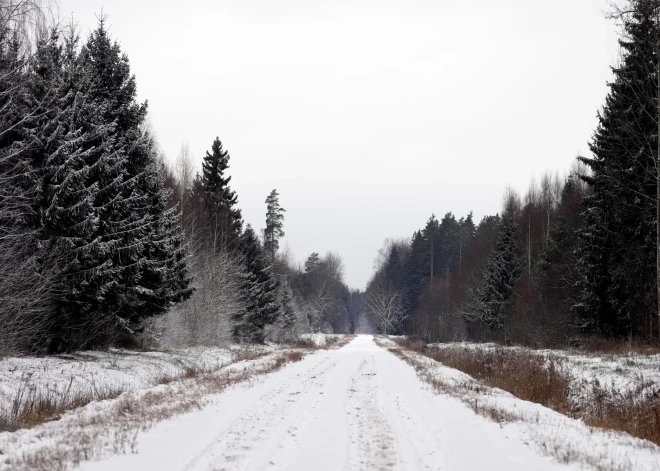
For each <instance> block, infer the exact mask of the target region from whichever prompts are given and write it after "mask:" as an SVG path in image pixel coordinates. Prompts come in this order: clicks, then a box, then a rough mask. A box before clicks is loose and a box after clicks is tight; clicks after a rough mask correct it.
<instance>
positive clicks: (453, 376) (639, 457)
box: [384, 339, 660, 471]
mask: <svg viewBox="0 0 660 471" xmlns="http://www.w3.org/2000/svg"><path fill="white" fill-rule="evenodd" d="M384 342H387V343H389V344H390V345H391V346H394V347H395V346H396V344H395V343H394V342H393V341H392V340H390V339H388V340H385V341H384ZM454 347H456V344H444V345H443V344H441V345H439V346H438V348H454ZM461 347H462V348H494V347H495V346H494V345H486V346H483V345H479V344H462V345H461ZM515 348H519V347H515ZM538 353H539V354H545V355H547V354H550V353H551V354H553V355H554V354H557V355H559V354H560V353H559V352H555V351H545V352H543V351H538ZM404 355H405V356H406V357H407V358H409V359H412V360H413V361H414V362H416V363H417V364H418V365H419V366H421V368H420V369H421V372H420V373H421V375H422V376H425V377H427V378H429V379H431V380H435V381H438V382H439V383H440V384H443V385H445V387H444V389H446V390H447V391H449V393H450V394H452V395H454V397H456V398H458V399H460V400H461V401H462V402H463V403H465V404H470V405H472V404H477V405H478V406H479V408H480V409H481V410H485V411H494V412H495V413H496V414H499V415H500V416H502V417H504V419H503V421H502V425H501V428H502V432H504V433H505V434H507V435H509V436H515V437H519V439H520V440H521V441H523V442H525V443H527V444H528V445H529V446H530V447H531V448H532V449H535V450H536V451H537V452H538V453H539V454H546V455H548V456H552V457H554V458H555V459H557V460H559V461H562V462H569V463H573V464H574V465H576V466H577V465H579V466H582V467H584V468H585V469H597V470H616V471H619V470H620V471H652V470H658V469H660V447H657V446H656V445H654V444H652V443H650V442H647V441H645V440H640V439H637V438H634V437H631V436H630V435H628V434H626V433H619V432H612V431H607V430H604V429H600V428H594V427H589V426H587V425H586V424H584V423H583V422H582V421H580V420H575V419H571V418H569V417H566V416H564V415H562V414H560V413H558V412H555V411H553V410H551V409H548V408H546V407H543V406H541V405H539V404H534V403H531V402H527V401H523V400H520V399H518V398H516V397H514V396H513V395H511V394H509V393H507V392H505V391H502V390H500V389H497V388H490V387H486V386H484V385H483V384H480V383H478V382H477V381H476V380H475V379H474V378H472V377H471V376H469V375H467V374H465V373H463V372H461V371H458V370H455V369H452V368H448V367H446V366H444V365H442V364H441V363H438V362H436V361H433V360H431V359H429V358H427V357H425V356H423V355H420V354H417V353H415V352H410V351H405V352H404ZM564 355H568V356H570V355H574V356H575V364H579V362H578V359H579V357H580V356H581V355H578V354H568V353H564ZM573 368H574V369H575V368H578V367H577V366H575V365H573ZM612 371H614V372H616V368H614V369H613V370H612ZM590 374H595V373H594V372H593V371H590V370H589V369H584V371H583V376H582V378H589V377H590ZM613 374H618V373H613ZM620 384H621V385H623V384H626V383H625V381H621V382H620Z"/></svg>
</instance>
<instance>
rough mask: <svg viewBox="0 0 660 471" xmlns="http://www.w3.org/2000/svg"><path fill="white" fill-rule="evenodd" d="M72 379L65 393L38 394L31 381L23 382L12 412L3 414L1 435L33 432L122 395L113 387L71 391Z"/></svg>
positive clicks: (49, 392)
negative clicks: (21, 431) (37, 427)
mask: <svg viewBox="0 0 660 471" xmlns="http://www.w3.org/2000/svg"><path fill="white" fill-rule="evenodd" d="M72 384H73V378H72V379H71V381H70V382H69V386H68V388H67V389H66V391H65V392H64V393H58V392H56V391H53V390H51V389H48V390H46V391H41V390H37V389H36V388H35V387H34V385H32V384H31V383H30V382H29V378H28V377H23V378H21V383H20V385H19V388H18V391H17V392H16V394H15V395H14V398H13V399H12V406H11V409H10V410H5V411H0V432H14V431H16V430H20V429H26V428H32V427H35V426H37V425H39V424H42V423H44V422H49V421H52V420H58V419H59V418H60V417H61V416H62V414H64V413H65V412H66V411H68V410H71V409H76V408H79V407H83V406H86V405H87V404H89V403H91V402H93V401H102V400H105V399H114V398H116V397H118V396H119V395H120V394H121V393H122V392H123V391H121V390H120V389H114V388H111V387H107V386H106V387H101V388H99V387H96V386H93V387H90V388H88V389H86V390H85V391H75V392H74V391H72V388H71V386H72Z"/></svg>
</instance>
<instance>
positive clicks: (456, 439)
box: [81, 335, 569, 471]
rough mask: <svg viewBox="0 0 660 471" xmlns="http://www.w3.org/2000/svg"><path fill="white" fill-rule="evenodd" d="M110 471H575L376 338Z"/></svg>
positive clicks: (331, 354) (227, 400) (168, 436)
mask: <svg viewBox="0 0 660 471" xmlns="http://www.w3.org/2000/svg"><path fill="white" fill-rule="evenodd" d="M137 451H138V452H137V454H127V455H120V456H115V457H112V458H110V459H108V460H106V461H101V462H87V463H83V464H82V466H81V469H83V470H85V471H109V470H118V469H121V470H124V471H128V470H140V471H145V470H159V471H164V470H172V471H221V470H227V471H229V470H301V471H303V470H304V471H308V470H445V471H460V470H470V471H475V470H485V469H487V470H500V469H501V470H507V471H516V470H520V471H531V470H551V469H552V470H554V469H569V468H568V467H567V466H565V465H560V464H557V463H556V462H553V461H552V460H551V459H550V458H547V457H542V456H539V455H538V454H536V453H535V452H534V451H533V450H532V449H531V448H529V447H527V446H526V445H525V444H523V443H522V442H521V441H520V440H519V439H517V438H515V437H511V438H509V437H507V436H506V435H505V432H504V431H503V430H502V428H501V427H500V426H499V425H498V424H495V423H493V422H490V421H488V420H486V419H484V418H482V417H479V416H477V415H475V414H474V413H473V412H472V411H471V410H470V409H468V408H467V407H466V406H465V405H463V404H462V403H461V402H460V401H458V400H456V399H453V398H450V397H446V396H442V395H438V394H436V393H434V392H433V391H432V390H431V388H430V387H429V386H428V385H427V384H425V383H423V382H422V381H421V380H420V379H418V377H417V375H416V374H415V371H414V369H413V368H412V367H411V366H409V365H408V364H406V363H405V362H404V361H402V360H400V359H399V358H397V357H396V356H395V355H393V354H392V353H390V352H388V351H387V350H385V349H383V348H380V347H378V346H377V345H376V344H375V343H374V342H373V338H372V337H371V336H369V335H360V336H358V337H357V338H356V339H355V340H353V341H352V342H351V343H350V344H348V345H346V346H345V347H343V348H341V349H338V350H324V351H320V352H317V353H314V354H312V355H309V356H307V357H306V358H304V359H303V360H302V361H300V362H298V363H294V364H291V365H289V366H287V367H286V368H284V369H282V370H280V371H278V372H276V373H273V374H270V375H267V376H265V377H262V378H260V379H258V380H257V382H256V383H254V384H252V385H243V386H237V387H234V388H231V389H229V390H227V391H225V392H223V393H222V394H219V395H218V396H217V400H215V401H214V402H213V404H212V405H210V406H208V407H205V408H204V409H203V410H200V411H197V412H194V413H189V414H186V415H182V416H180V417H177V418H175V419H171V420H168V421H165V422H162V423H160V424H158V425H157V426H156V427H154V428H153V429H151V430H149V431H147V432H145V433H143V434H141V435H140V436H139V437H138V446H137Z"/></svg>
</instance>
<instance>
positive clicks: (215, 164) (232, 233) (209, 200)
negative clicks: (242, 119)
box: [202, 137, 243, 250]
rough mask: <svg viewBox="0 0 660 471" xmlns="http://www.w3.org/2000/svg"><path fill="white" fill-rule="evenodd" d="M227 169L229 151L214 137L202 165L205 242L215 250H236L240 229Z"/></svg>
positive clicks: (235, 198) (238, 211)
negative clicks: (205, 214) (208, 242)
mask: <svg viewBox="0 0 660 471" xmlns="http://www.w3.org/2000/svg"><path fill="white" fill-rule="evenodd" d="M228 168H229V152H227V151H226V150H224V149H223V147H222V142H220V139H219V138H217V137H216V138H215V140H214V141H213V145H212V146H211V152H208V151H207V152H206V155H205V156H204V161H203V163H202V185H203V189H204V195H205V205H206V213H207V224H208V229H207V230H208V239H209V241H210V246H211V247H212V248H213V249H214V250H218V249H220V248H222V247H225V248H229V249H234V248H236V245H237V242H238V239H239V237H240V235H241V228H242V227H243V220H242V218H241V210H240V209H238V207H237V206H236V205H237V204H238V196H237V195H236V193H235V192H234V191H232V190H231V188H230V187H229V182H230V181H231V177H230V176H228V175H226V171H227V169H228Z"/></svg>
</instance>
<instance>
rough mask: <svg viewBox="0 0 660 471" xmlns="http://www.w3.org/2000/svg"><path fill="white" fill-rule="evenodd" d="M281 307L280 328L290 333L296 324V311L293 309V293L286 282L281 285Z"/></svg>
mask: <svg viewBox="0 0 660 471" xmlns="http://www.w3.org/2000/svg"><path fill="white" fill-rule="evenodd" d="M279 305H280V308H279V310H280V315H279V320H280V327H281V328H282V329H284V330H285V331H290V330H291V329H292V328H293V326H294V325H295V324H296V311H295V310H294V308H293V292H292V291H291V287H290V286H289V284H288V283H287V282H286V281H285V282H282V283H280V290H279Z"/></svg>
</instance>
